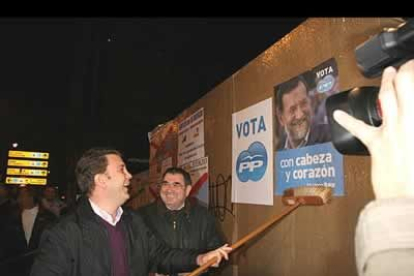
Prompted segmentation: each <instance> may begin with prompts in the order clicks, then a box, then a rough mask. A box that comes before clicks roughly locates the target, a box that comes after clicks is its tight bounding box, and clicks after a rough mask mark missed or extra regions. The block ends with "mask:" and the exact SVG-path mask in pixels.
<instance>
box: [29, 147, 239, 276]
mask: <svg viewBox="0 0 414 276" xmlns="http://www.w3.org/2000/svg"><path fill="white" fill-rule="evenodd" d="M76 177H77V181H78V184H79V187H80V189H81V191H82V192H84V193H86V194H87V197H84V198H82V199H80V201H79V203H78V205H77V207H76V209H75V211H74V212H72V213H70V214H68V215H66V216H65V217H64V218H63V219H62V220H61V221H60V223H58V224H57V225H56V226H55V227H54V228H53V229H51V230H50V231H47V232H45V233H44V235H43V236H42V241H41V245H40V252H39V254H38V255H37V256H36V260H35V263H34V265H33V268H32V274H31V275H33V276H48V275H73V276H75V275H76V276H90V275H108V276H147V275H148V272H149V268H150V267H152V266H156V267H157V268H158V269H159V272H160V273H166V274H168V273H176V272H180V271H185V270H191V269H194V268H196V267H197V265H202V264H204V263H206V262H207V261H208V260H210V259H212V258H217V263H216V264H215V265H216V266H218V263H219V262H220V261H221V259H222V257H224V258H226V259H227V258H228V255H227V253H228V252H229V251H230V250H231V248H229V247H227V245H224V246H222V247H220V248H218V249H216V250H214V251H211V252H208V253H206V254H198V252H194V251H189V250H187V251H184V250H177V249H171V248H170V247H168V246H166V245H165V244H164V243H163V242H162V241H160V240H158V239H157V238H156V237H155V236H154V234H153V233H152V232H151V231H150V230H149V229H148V228H147V227H146V226H145V223H144V222H143V221H142V220H141V219H140V217H139V216H138V215H136V214H134V213H132V212H129V211H128V210H123V209H122V208H121V207H120V206H121V205H122V204H123V203H125V201H126V200H127V199H128V197H129V195H128V185H129V181H130V179H131V175H130V174H129V172H128V170H127V169H126V167H125V164H124V162H123V161H122V159H121V155H120V153H119V152H118V151H116V150H111V149H90V150H88V151H87V152H86V153H85V154H84V155H83V156H82V157H81V159H80V160H79V161H78V163H77V166H76Z"/></svg>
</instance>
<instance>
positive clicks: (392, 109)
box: [333, 60, 414, 276]
mask: <svg viewBox="0 0 414 276" xmlns="http://www.w3.org/2000/svg"><path fill="white" fill-rule="evenodd" d="M379 99H380V102H381V110H382V116H383V122H382V125H381V126H379V127H373V126H368V125H367V124H365V123H364V122H362V121H360V120H357V119H355V118H353V117H351V116H350V115H348V114H346V113H345V112H342V111H339V110H337V111H335V112H334V114H333V115H334V118H335V120H336V121H337V122H338V123H339V124H341V125H342V126H343V127H344V128H345V129H347V130H348V131H350V132H351V133H352V134H353V135H354V136H355V137H357V138H358V139H360V140H361V142H362V143H364V144H365V145H366V147H367V148H368V150H369V152H370V154H371V159H372V162H371V178H372V186H373V189H374V194H375V200H373V201H372V202H370V203H368V204H367V205H366V206H365V207H364V209H363V210H362V211H361V213H360V215H359V219H358V223H357V226H356V235H355V256H356V263H357V270H358V275H360V276H379V275H384V276H385V275H388V276H389V275H393V276H405V275H413V273H414V219H413V218H414V170H413V166H414V162H413V157H414V127H413V121H414V60H411V61H408V62H406V63H404V64H403V65H402V66H401V67H400V68H399V69H398V70H396V69H395V68H393V67H388V68H386V69H385V70H384V72H383V76H382V83H381V88H380V93H379Z"/></svg>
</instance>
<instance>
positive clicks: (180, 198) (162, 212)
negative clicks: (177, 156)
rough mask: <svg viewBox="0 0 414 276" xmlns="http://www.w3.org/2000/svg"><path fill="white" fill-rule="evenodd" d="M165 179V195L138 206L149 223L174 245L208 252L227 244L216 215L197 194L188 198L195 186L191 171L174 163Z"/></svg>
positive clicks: (163, 185) (158, 233)
mask: <svg viewBox="0 0 414 276" xmlns="http://www.w3.org/2000/svg"><path fill="white" fill-rule="evenodd" d="M162 179H163V180H162V182H161V183H160V197H161V198H160V199H158V200H156V201H155V202H153V203H151V204H149V205H147V206H145V207H142V208H141V209H138V212H139V213H140V214H141V215H142V216H143V218H144V221H145V222H146V223H147V225H148V227H149V228H150V229H152V231H154V233H156V234H157V235H158V236H159V237H160V238H161V239H162V240H164V242H166V243H167V244H168V245H170V246H171V247H173V248H185V249H193V250H197V252H205V251H207V250H212V249H214V248H217V247H219V246H220V245H221V244H223V243H224V239H223V236H222V234H221V231H219V230H218V228H217V225H216V221H215V218H214V216H213V215H212V214H210V213H209V212H208V210H207V208H205V207H203V206H201V205H199V204H198V203H197V201H196V198H191V200H190V199H189V198H188V195H189V194H190V191H191V188H192V186H191V177H190V175H189V174H188V173H187V172H186V171H185V170H183V169H181V168H176V167H171V168H169V169H167V170H166V171H165V172H164V174H163V177H162ZM174 275H175V274H174ZM205 275H207V274H205ZM171 276H173V275H171Z"/></svg>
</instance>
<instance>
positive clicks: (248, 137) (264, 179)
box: [231, 98, 273, 205]
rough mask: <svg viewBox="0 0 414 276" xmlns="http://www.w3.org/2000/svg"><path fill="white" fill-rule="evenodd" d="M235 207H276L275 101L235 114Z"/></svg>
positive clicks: (270, 100) (265, 102)
mask: <svg viewBox="0 0 414 276" xmlns="http://www.w3.org/2000/svg"><path fill="white" fill-rule="evenodd" d="M232 127H233V134H232V135H233V136H232V137H233V139H232V140H233V143H232V144H233V158H232V161H233V162H232V168H233V169H232V175H233V177H232V194H231V199H232V202H234V203H250V204H261V205H273V156H272V154H273V115H272V98H269V99H267V100H264V101H262V102H259V103H257V104H255V105H253V106H250V107H248V108H246V109H243V110H242V111H239V112H237V113H234V114H233V124H232Z"/></svg>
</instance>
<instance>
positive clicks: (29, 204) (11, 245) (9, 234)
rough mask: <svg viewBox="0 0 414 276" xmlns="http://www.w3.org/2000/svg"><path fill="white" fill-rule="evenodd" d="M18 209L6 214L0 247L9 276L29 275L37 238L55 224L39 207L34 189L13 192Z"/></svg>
mask: <svg viewBox="0 0 414 276" xmlns="http://www.w3.org/2000/svg"><path fill="white" fill-rule="evenodd" d="M17 204H18V208H16V209H14V210H13V212H12V213H11V214H10V219H9V221H8V225H6V228H5V230H4V232H3V235H4V238H5V241H4V243H3V244H2V247H3V248H4V249H5V251H6V252H7V259H8V260H11V261H10V262H8V263H7V264H8V265H7V268H4V269H6V270H7V271H8V273H9V274H10V275H29V273H30V268H31V266H32V263H33V257H34V254H35V252H36V249H37V248H38V246H39V241H40V236H41V235H42V233H43V231H45V229H46V228H47V227H50V226H51V225H52V224H53V223H55V222H56V219H57V218H56V216H55V215H54V214H53V213H51V212H49V211H48V210H46V209H44V208H43V207H42V206H41V205H40V204H39V197H38V195H37V191H36V189H35V188H34V187H31V186H25V187H20V188H19V189H18V193H17Z"/></svg>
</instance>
